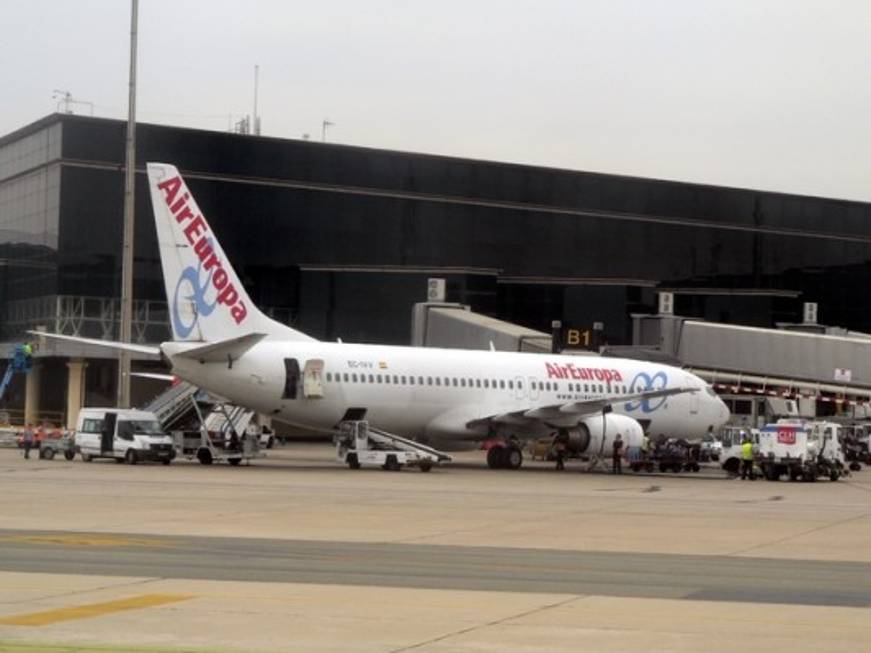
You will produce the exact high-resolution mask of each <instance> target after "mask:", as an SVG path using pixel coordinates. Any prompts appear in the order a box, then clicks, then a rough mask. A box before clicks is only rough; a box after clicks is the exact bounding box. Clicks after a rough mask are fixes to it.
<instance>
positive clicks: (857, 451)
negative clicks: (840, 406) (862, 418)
mask: <svg viewBox="0 0 871 653" xmlns="http://www.w3.org/2000/svg"><path fill="white" fill-rule="evenodd" d="M869 435H871V424H869V423H867V422H858V423H849V424H844V425H843V426H842V427H841V445H842V446H843V448H844V458H845V459H846V462H847V465H848V466H849V468H850V471H852V472H858V471H859V470H860V469H862V463H864V464H866V465H871V447H869V439H871V438H869Z"/></svg>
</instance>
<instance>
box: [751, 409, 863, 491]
mask: <svg viewBox="0 0 871 653" xmlns="http://www.w3.org/2000/svg"><path fill="white" fill-rule="evenodd" d="M840 429H841V426H840V425H839V424H836V423H834V422H806V421H803V420H795V419H791V420H779V421H778V422H776V423H774V424H768V425H766V426H764V427H763V428H762V429H760V431H759V445H758V450H757V452H756V463H757V464H758V465H759V467H760V469H761V470H762V475H763V476H764V477H765V478H766V479H768V480H769V481H777V480H779V479H780V477H781V476H785V477H787V478H789V480H791V481H797V480H802V481H810V482H813V481H816V480H817V478H819V477H821V476H826V477H828V478H829V479H830V480H832V481H837V480H838V479H839V478H840V477H841V476H843V475H845V474H848V473H849V472H848V471H847V467H846V464H845V463H846V459H845V456H844V450H843V447H842V443H841V438H840Z"/></svg>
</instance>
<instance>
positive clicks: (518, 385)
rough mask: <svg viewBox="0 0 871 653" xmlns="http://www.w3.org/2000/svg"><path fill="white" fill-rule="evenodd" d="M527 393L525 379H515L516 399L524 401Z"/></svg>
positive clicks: (519, 377) (518, 377)
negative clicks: (524, 388) (524, 385)
mask: <svg viewBox="0 0 871 653" xmlns="http://www.w3.org/2000/svg"><path fill="white" fill-rule="evenodd" d="M525 394H526V393H525V392H524V390H523V377H522V376H517V377H515V378H514V398H515V399H523V397H524V395H525Z"/></svg>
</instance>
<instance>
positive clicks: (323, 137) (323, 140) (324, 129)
mask: <svg viewBox="0 0 871 653" xmlns="http://www.w3.org/2000/svg"><path fill="white" fill-rule="evenodd" d="M335 124H336V123H334V122H330V121H329V120H326V119H325V120H324V122H323V124H321V143H326V142H327V127H332V126H333V125H335Z"/></svg>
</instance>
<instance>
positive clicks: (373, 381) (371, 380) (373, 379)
mask: <svg viewBox="0 0 871 653" xmlns="http://www.w3.org/2000/svg"><path fill="white" fill-rule="evenodd" d="M369 383H375V377H374V375H372V374H370V375H369Z"/></svg>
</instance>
